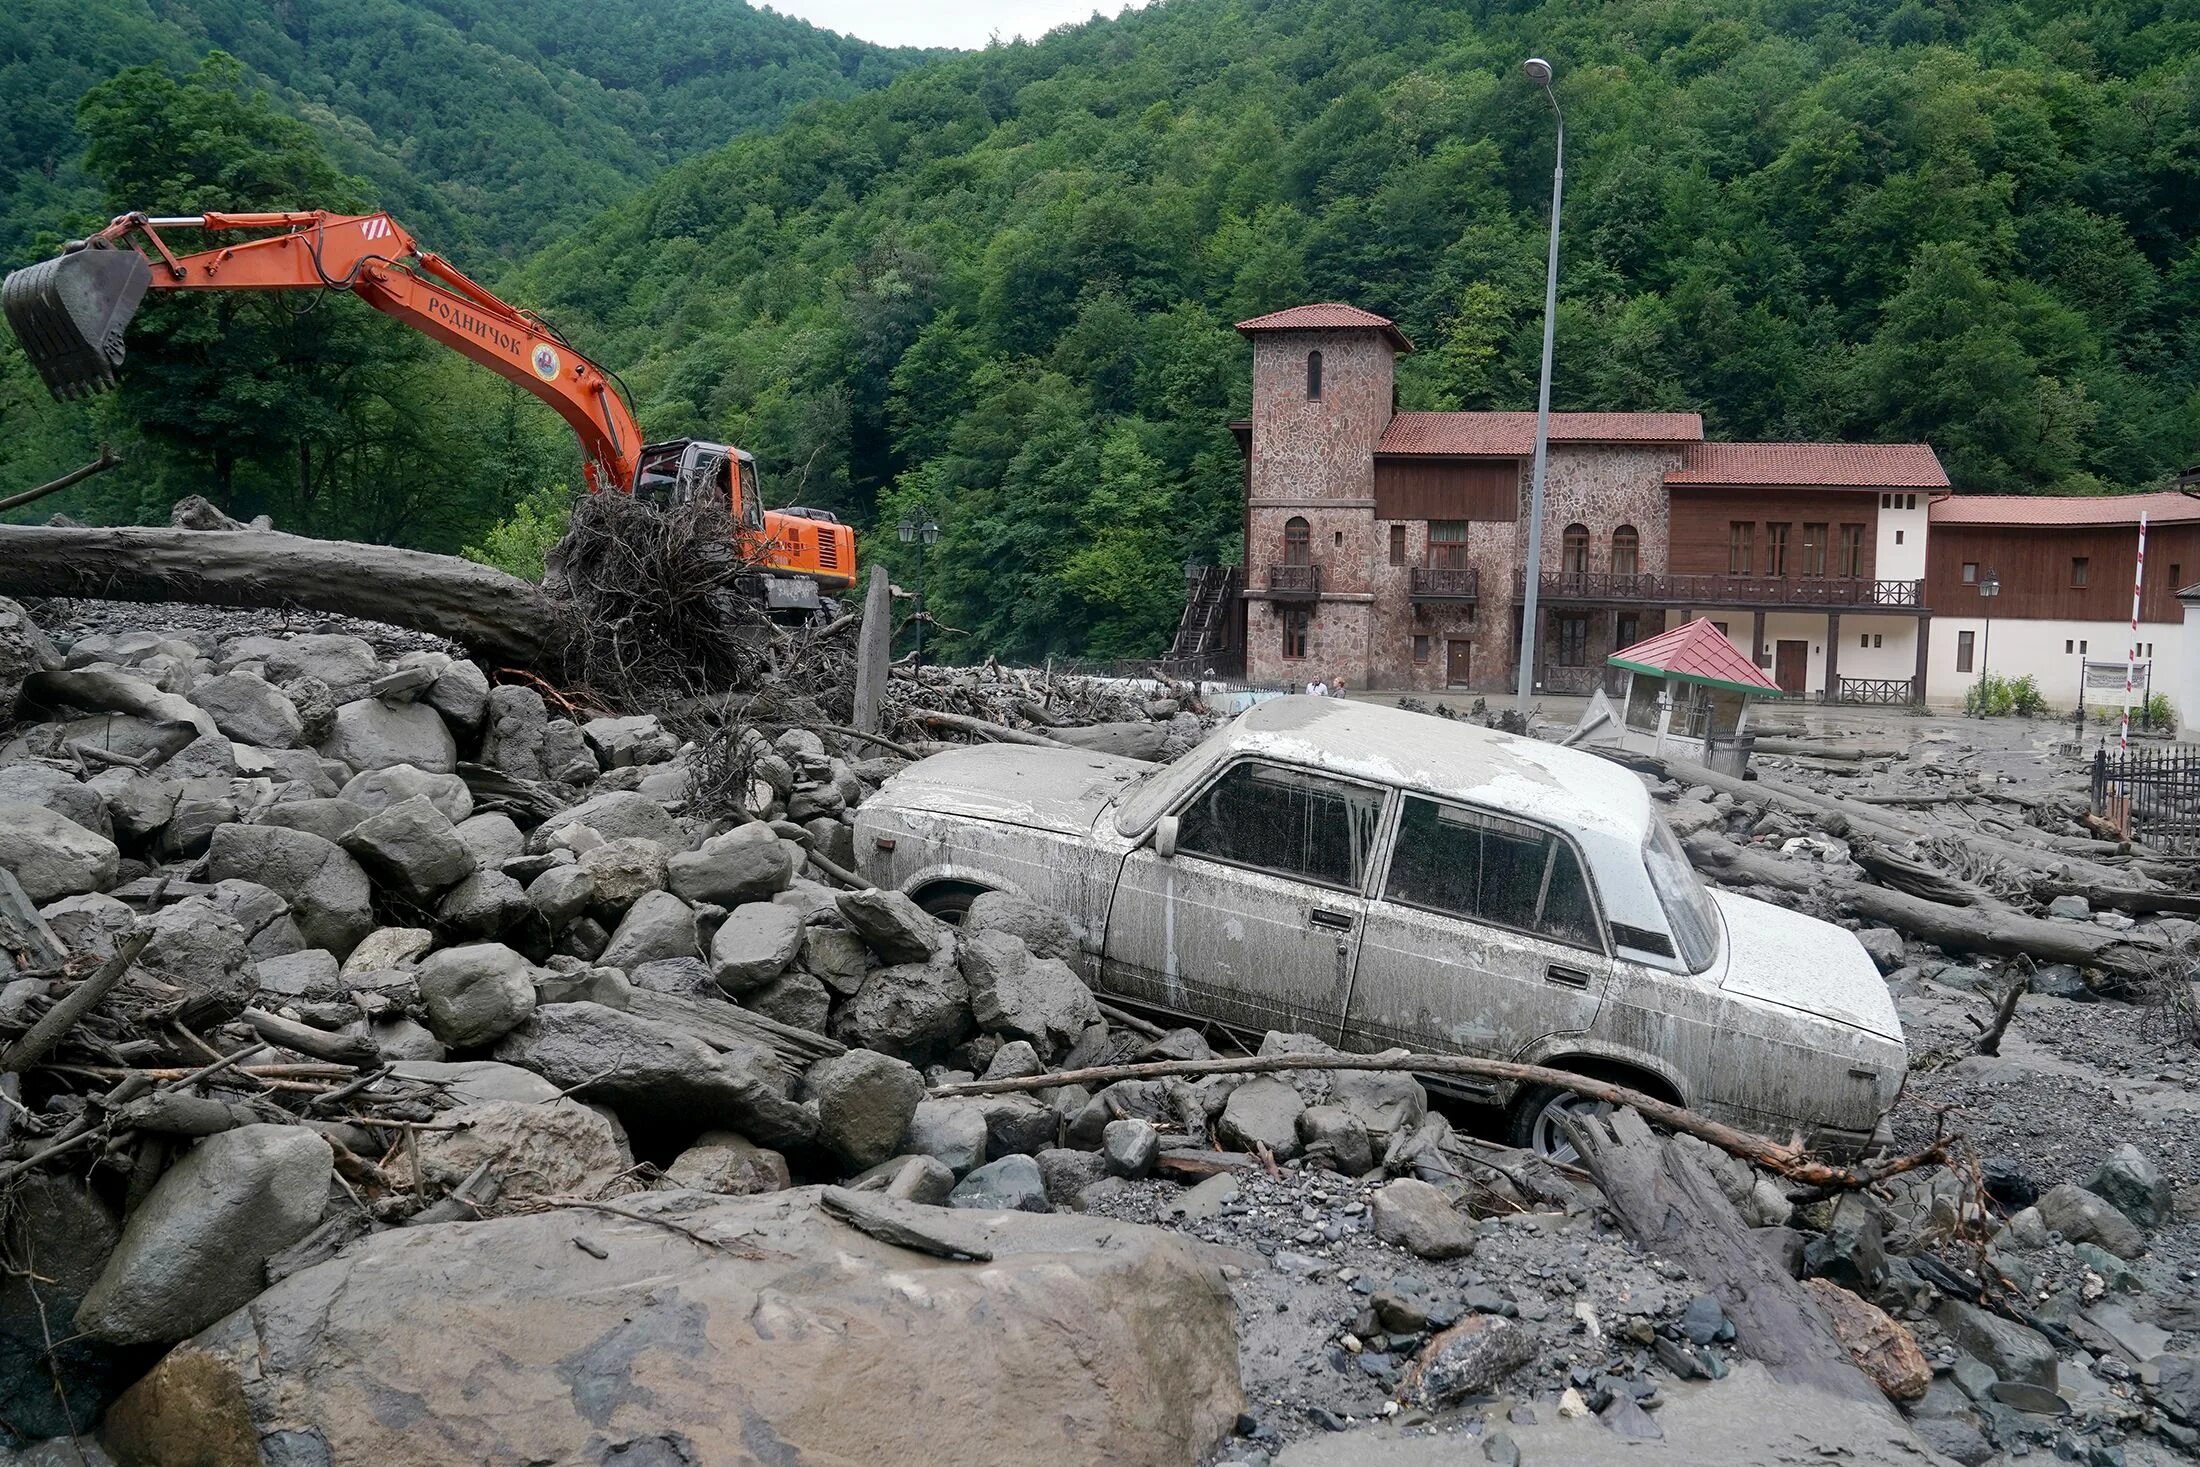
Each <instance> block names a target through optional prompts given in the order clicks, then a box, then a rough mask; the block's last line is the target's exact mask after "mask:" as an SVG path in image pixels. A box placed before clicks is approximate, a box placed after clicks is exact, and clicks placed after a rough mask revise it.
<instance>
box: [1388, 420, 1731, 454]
mask: <svg viewBox="0 0 2200 1467" xmlns="http://www.w3.org/2000/svg"><path fill="white" fill-rule="evenodd" d="M1702 438H1703V415H1702V414H1701V413H1553V414H1551V441H1552V442H1553V443H1647V444H1655V443H1695V442H1699V441H1700V440H1701V439H1702ZM1375 451H1376V452H1377V453H1398V454H1413V453H1419V454H1494V455H1498V456H1500V457H1525V456H1526V455H1528V454H1531V453H1534V452H1535V414H1534V413H1399V414H1398V415H1397V416H1396V417H1393V418H1392V419H1391V420H1390V426H1389V427H1387V428H1385V429H1384V430H1383V437H1382V441H1381V442H1379V443H1377V444H1376V445H1375Z"/></svg>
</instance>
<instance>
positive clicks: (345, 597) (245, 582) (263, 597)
mask: <svg viewBox="0 0 2200 1467" xmlns="http://www.w3.org/2000/svg"><path fill="white" fill-rule="evenodd" d="M0 595H5V596H91V597H98V598H101V599H105V600H111V601H189V602H196V603H199V604H201V605H206V606H253V607H262V608H267V609H272V610H284V609H288V608H293V607H295V608H303V609H307V610H312V611H325V612H330V613H333V614H336V615H341V616H358V617H364V618H367V619H368V620H370V621H379V622H387V623H388V624H389V625H391V626H400V627H410V628H411V629H413V630H414V631H421V632H429V633H432V634H434V635H436V636H439V637H447V638H449V639H450V640H451V641H454V642H459V643H463V644H464V645H465V646H467V647H470V648H472V649H473V650H475V651H476V652H478V653H481V654H483V655H485V656H487V657H488V658H490V659H492V660H494V661H496V662H499V663H516V664H519V665H522V666H531V665H538V664H543V663H547V662H551V661H554V660H555V653H556V652H557V651H558V649H559V648H560V647H561V646H562V645H563V643H564V640H565V638H564V636H563V634H562V627H563V617H562V616H561V614H560V612H559V610H558V608H557V606H556V604H555V603H554V602H553V601H552V600H551V599H550V598H549V597H548V596H546V595H545V594H544V593H543V592H542V590H541V588H540V587H537V586H532V585H529V584H528V583H527V582H525V581H522V580H520V579H518V578H517V577H514V576H508V575H506V574H505V573H504V572H502V571H500V570H496V569H494V568H492V567H490V566H486V565H477V564H475V563H474V562H473V561H470V560H461V559H459V558H458V557H456V556H451V555H430V554H428V553H427V552H425V551H421V550H400V549H398V548H397V547H395V546H391V545H355V544H351V543H349V542H346V541H336V540H309V539H306V538H305V537H303V536H299V535H283V534H277V533H276V532H274V531H272V530H177V529H143V528H128V529H106V530H87V529H60V528H54V527H50V526H45V525H0Z"/></svg>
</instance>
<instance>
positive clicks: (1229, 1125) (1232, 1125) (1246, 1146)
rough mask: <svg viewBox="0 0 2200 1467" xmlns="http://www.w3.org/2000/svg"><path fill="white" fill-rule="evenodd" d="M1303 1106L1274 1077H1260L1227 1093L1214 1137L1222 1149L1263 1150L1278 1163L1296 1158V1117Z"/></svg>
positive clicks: (1304, 1103) (1304, 1107) (1295, 1096)
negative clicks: (1227, 1096)
mask: <svg viewBox="0 0 2200 1467" xmlns="http://www.w3.org/2000/svg"><path fill="white" fill-rule="evenodd" d="M1305 1109H1306V1102H1305V1101H1304V1100H1302V1099H1300V1098H1299V1092H1298V1091H1296V1090H1294V1089H1292V1088H1291V1087H1290V1086H1289V1085H1287V1084H1285V1083H1284V1082H1283V1081H1281V1080H1279V1079H1277V1078H1276V1077H1275V1076H1273V1075H1260V1076H1256V1077H1255V1078H1253V1079H1251V1080H1248V1081H1246V1082H1245V1083H1244V1084H1243V1085H1240V1086H1238V1087H1237V1088H1236V1089H1235V1090H1232V1091H1231V1092H1230V1098H1229V1099H1228V1100H1227V1101H1225V1102H1224V1103H1223V1107H1222V1118H1221V1120H1219V1121H1218V1122H1216V1124H1215V1134H1216V1135H1217V1136H1218V1137H1220V1138H1221V1140H1222V1143H1223V1144H1224V1145H1225V1146H1231V1147H1235V1148H1236V1149H1237V1150H1239V1151H1258V1150H1259V1149H1260V1148H1261V1147H1263V1146H1266V1147H1267V1148H1268V1150H1269V1151H1270V1152H1271V1153H1273V1154H1274V1156H1275V1158H1276V1160H1278V1161H1289V1160H1290V1159H1291V1158H1292V1157H1294V1156H1297V1155H1298V1154H1299V1113H1300V1112H1301V1111H1303V1110H1305Z"/></svg>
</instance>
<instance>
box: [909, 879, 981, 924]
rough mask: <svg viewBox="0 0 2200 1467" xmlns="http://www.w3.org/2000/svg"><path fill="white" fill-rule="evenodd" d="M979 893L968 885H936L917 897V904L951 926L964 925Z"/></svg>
mask: <svg viewBox="0 0 2200 1467" xmlns="http://www.w3.org/2000/svg"><path fill="white" fill-rule="evenodd" d="M977 899H978V893H977V892H976V891H975V890H974V889H972V888H970V887H967V886H935V887H933V888H932V889H931V890H930V891H928V892H926V893H925V894H924V895H923V896H920V897H918V898H917V905H918V906H920V907H922V908H923V909H924V910H925V911H926V912H928V913H930V914H931V915H932V916H935V917H937V918H939V919H940V920H941V921H942V922H945V923H946V924H947V925H948V926H950V927H960V926H962V919H963V918H964V917H965V916H967V915H968V914H969V912H970V904H971V903H972V902H974V901H976V900H977Z"/></svg>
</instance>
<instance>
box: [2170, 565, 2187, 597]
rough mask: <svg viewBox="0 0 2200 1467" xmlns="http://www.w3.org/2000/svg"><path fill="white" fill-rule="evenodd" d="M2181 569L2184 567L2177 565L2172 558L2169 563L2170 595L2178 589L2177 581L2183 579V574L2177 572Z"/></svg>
mask: <svg viewBox="0 0 2200 1467" xmlns="http://www.w3.org/2000/svg"><path fill="white" fill-rule="evenodd" d="M2183 569H2184V567H2183V566H2181V565H2179V564H2178V563H2177V562H2176V561H2174V560H2173V561H2171V562H2170V563H2169V589H2170V593H2171V594H2172V595H2175V594H2176V592H2177V590H2178V584H2177V583H2178V582H2180V581H2182V580H2183V579H2184V577H2183V576H2181V575H2179V574H2178V572H2179V571H2181V570H2183Z"/></svg>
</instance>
